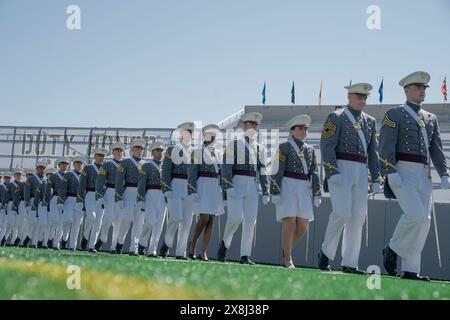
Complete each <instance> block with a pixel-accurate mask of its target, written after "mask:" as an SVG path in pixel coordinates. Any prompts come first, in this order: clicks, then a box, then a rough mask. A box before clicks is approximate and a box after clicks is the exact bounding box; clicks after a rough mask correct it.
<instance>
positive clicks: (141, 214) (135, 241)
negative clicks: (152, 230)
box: [130, 188, 145, 252]
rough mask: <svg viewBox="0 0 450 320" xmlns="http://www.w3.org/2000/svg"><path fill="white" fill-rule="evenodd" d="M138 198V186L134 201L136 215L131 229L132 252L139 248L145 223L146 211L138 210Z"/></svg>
mask: <svg viewBox="0 0 450 320" xmlns="http://www.w3.org/2000/svg"><path fill="white" fill-rule="evenodd" d="M136 198H137V188H136V196H135V198H134V199H135V201H134V206H133V208H135V209H134V211H133V212H134V217H133V227H132V229H131V241H130V252H136V251H137V250H138V245H139V237H140V236H141V233H142V226H143V225H144V220H145V211H142V210H136V200H137V199H136Z"/></svg>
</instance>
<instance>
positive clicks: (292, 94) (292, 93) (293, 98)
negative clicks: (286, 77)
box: [291, 81, 295, 104]
mask: <svg viewBox="0 0 450 320" xmlns="http://www.w3.org/2000/svg"><path fill="white" fill-rule="evenodd" d="M291 102H292V104H295V84H294V81H292V89H291Z"/></svg>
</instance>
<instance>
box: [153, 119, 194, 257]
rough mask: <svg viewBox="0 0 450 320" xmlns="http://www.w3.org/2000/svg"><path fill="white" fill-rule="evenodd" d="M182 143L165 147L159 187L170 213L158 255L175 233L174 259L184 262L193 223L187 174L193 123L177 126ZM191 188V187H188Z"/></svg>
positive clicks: (168, 246)
mask: <svg viewBox="0 0 450 320" xmlns="http://www.w3.org/2000/svg"><path fill="white" fill-rule="evenodd" d="M177 130H178V133H180V135H181V139H180V140H181V141H180V142H179V143H177V144H176V145H175V146H173V147H169V148H167V151H166V155H165V157H164V161H163V164H162V177H161V184H162V188H163V193H164V196H165V197H166V199H167V208H168V212H169V216H168V223H167V229H166V234H165V238H164V243H163V245H162V246H161V249H160V255H161V256H162V257H164V258H165V257H167V255H168V254H169V248H171V247H172V245H173V240H174V238H175V232H176V231H177V230H178V239H177V249H176V252H175V256H176V258H177V259H182V260H186V259H187V258H186V247H187V240H188V237H189V231H190V228H191V224H192V201H191V199H190V198H189V197H188V186H189V184H188V172H189V165H190V163H191V152H192V146H191V142H192V133H193V131H194V123H193V122H185V123H182V124H180V125H179V126H178V127H177ZM190 188H192V186H190Z"/></svg>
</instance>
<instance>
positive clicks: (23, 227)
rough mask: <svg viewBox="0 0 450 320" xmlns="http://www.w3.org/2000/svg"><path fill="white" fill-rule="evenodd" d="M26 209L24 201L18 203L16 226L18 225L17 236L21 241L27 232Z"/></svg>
mask: <svg viewBox="0 0 450 320" xmlns="http://www.w3.org/2000/svg"><path fill="white" fill-rule="evenodd" d="M27 215H28V213H27V209H26V208H25V201H20V203H19V217H18V222H17V223H18V225H19V230H18V231H19V234H18V237H19V239H21V240H24V239H25V238H26V237H27V231H28V219H27Z"/></svg>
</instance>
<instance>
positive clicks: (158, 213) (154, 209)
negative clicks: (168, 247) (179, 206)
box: [139, 189, 166, 253]
mask: <svg viewBox="0 0 450 320" xmlns="http://www.w3.org/2000/svg"><path fill="white" fill-rule="evenodd" d="M165 210H166V200H165V199H164V195H163V193H162V191H161V190H156V189H150V190H148V191H147V193H146V194H145V221H144V226H143V228H142V232H141V236H140V237H139V244H140V245H141V246H144V247H147V244H148V240H149V238H150V233H151V234H152V239H153V238H154V237H157V239H153V242H156V243H158V240H159V236H160V235H161V230H162V225H163V223H164V215H165ZM159 225H161V230H159V234H158V233H157V232H155V231H158V230H157V229H158V227H159ZM147 251H148V250H147ZM149 253H153V251H151V252H149Z"/></svg>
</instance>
